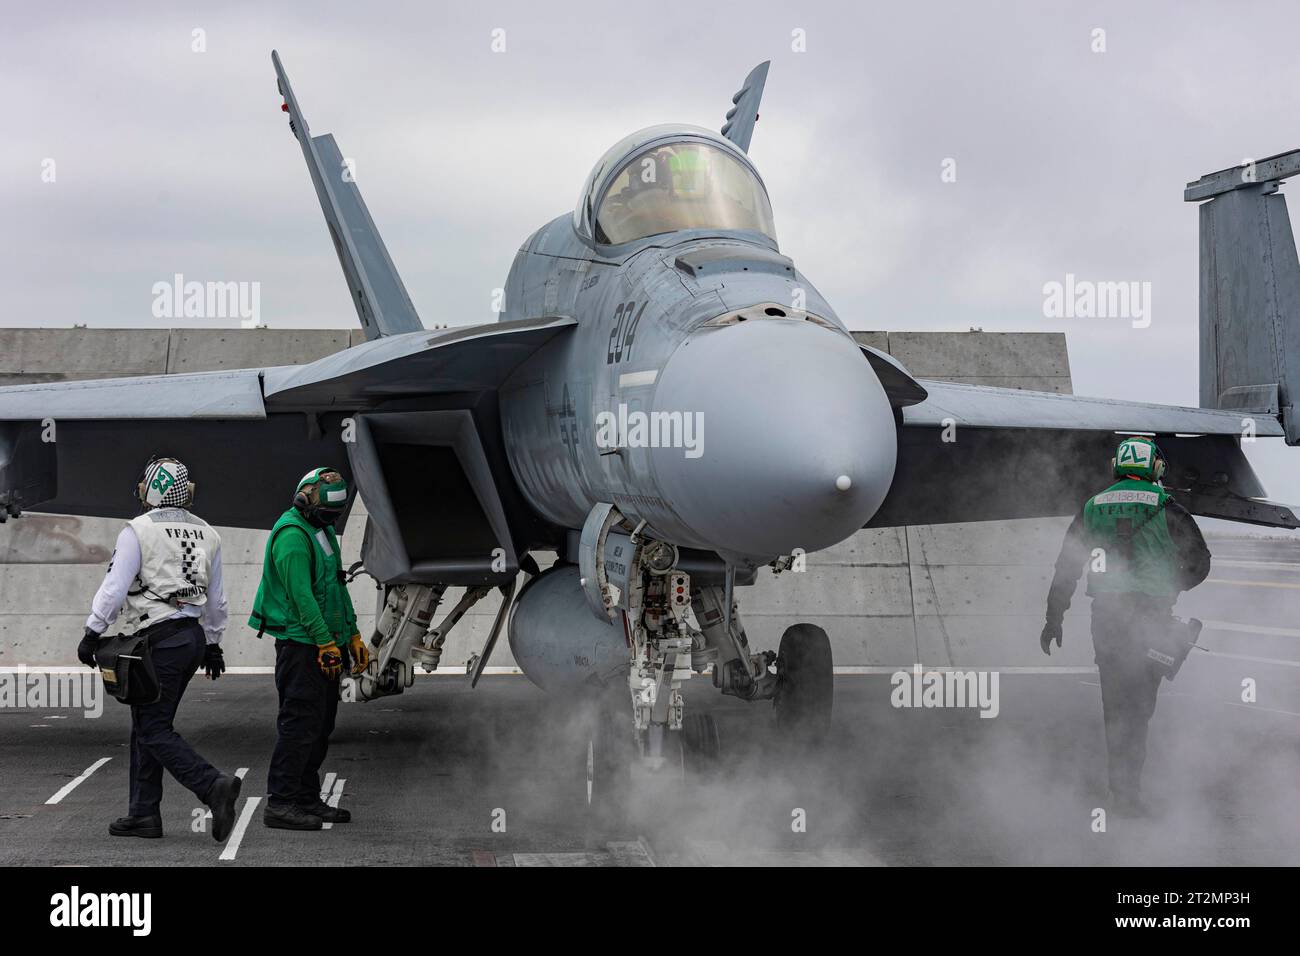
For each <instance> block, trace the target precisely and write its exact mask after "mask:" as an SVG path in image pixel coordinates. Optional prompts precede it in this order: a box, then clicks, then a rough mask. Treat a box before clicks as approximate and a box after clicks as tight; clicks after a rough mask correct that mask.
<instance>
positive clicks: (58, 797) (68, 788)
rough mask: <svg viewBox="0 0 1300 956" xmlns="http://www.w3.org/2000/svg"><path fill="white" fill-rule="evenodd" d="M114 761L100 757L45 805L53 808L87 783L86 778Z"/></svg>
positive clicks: (110, 758)
mask: <svg viewBox="0 0 1300 956" xmlns="http://www.w3.org/2000/svg"><path fill="white" fill-rule="evenodd" d="M112 759H113V758H112V757H100V758H99V759H98V760H96V761H95V762H94V763H92V764H91V765H90V766H89V767H87V768H86V769H85V770H83V771H82V772H81V776H79V777H77V778H76V779H75V780H70V781H68V782H67V783H65V784H64V785H63V786H62V787H61V788H60V789H59V792H58V793H56V794H55V795H54V796H52V797H50V799H48V800H46V801H45V805H46V806H47V807H49V806H53V805H54V804H56V803H59V802H60V801H61V800H62V799H63V798H64V797H66V796H67V795H68V794H70V793H71V792H72V791H73V790H76V789H77V787H79V786H80V785H81V784H82V783H84V782H85V781H86V778H88V777H89V776H90V775H91V774H92V773H94V772H95V771H96V770H98V769H99V768H100V767H102V766H104V764H106V763H108V762H109V761H110V760H112Z"/></svg>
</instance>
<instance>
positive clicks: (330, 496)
mask: <svg viewBox="0 0 1300 956" xmlns="http://www.w3.org/2000/svg"><path fill="white" fill-rule="evenodd" d="M347 504H348V483H347V479H345V478H344V477H343V476H342V475H341V474H339V472H338V470H337V469H335V468H330V467H324V468H313V469H312V470H311V471H309V472H307V474H305V475H303V476H302V480H301V481H299V482H298V487H297V489H295V491H294V495H293V506H294V507H295V508H297V509H298V510H299V511H301V512H302V513H303V515H304V516H305V517H306V518H307V519H308V520H309V521H311V523H312V524H315V525H317V526H318V527H323V526H324V525H327V524H333V523H334V522H336V521H338V519H339V517H340V516H341V515H342V514H343V511H344V509H345V508H347Z"/></svg>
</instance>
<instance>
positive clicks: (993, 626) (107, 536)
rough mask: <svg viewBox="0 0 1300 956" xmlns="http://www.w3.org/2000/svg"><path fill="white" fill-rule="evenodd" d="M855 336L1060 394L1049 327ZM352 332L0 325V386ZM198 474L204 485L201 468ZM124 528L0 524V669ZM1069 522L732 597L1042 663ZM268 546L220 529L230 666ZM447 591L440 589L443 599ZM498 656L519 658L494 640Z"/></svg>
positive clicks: (889, 638) (471, 641) (932, 659)
mask: <svg viewBox="0 0 1300 956" xmlns="http://www.w3.org/2000/svg"><path fill="white" fill-rule="evenodd" d="M858 337H859V338H860V339H861V340H862V341H863V342H864V343H866V344H868V345H872V346H874V347H876V348H879V349H882V350H886V351H889V352H890V353H892V354H893V355H896V356H897V357H898V358H899V359H900V360H901V361H902V362H903V364H904V365H906V366H907V367H908V369H909V370H910V371H911V372H912V373H913V374H914V375H916V376H918V377H921V378H936V379H947V380H950V381H957V382H969V383H974V384H982V385H999V386H1007V387H1019V388H1033V389H1040V390H1044V391H1056V392H1069V391H1070V372H1069V361H1068V358H1067V356H1066V349H1065V337H1064V336H1063V335H1061V334H1059V333H991V332H960V333H946V332H863V333H858ZM360 339H361V333H360V332H359V331H349V330H346V329H338V330H333V329H321V330H287V329H250V330H217V329H203V330H185V331H183V330H170V331H168V330H165V329H162V330H142V329H131V330H113V329H6V330H0V384H18V383H21V382H39V381H54V380H61V379H84V378H103V377H109V376H116V375H141V374H153V373H161V372H181V371H202V370H207V369H215V368H240V367H247V366H252V365H266V364H291V363H295V362H307V361H311V360H313V359H316V358H319V357H321V356H323V355H327V354H330V353H332V352H334V351H337V350H339V349H341V348H345V347H347V345H349V344H350V343H353V342H356V341H359V340H360ZM250 464H253V465H255V462H251V463H250ZM250 473H251V474H255V473H256V472H255V468H254V469H252V470H251V472H250ZM196 477H197V479H198V480H199V482H200V486H201V485H202V481H203V476H202V475H199V476H196ZM291 490H292V489H286V491H285V498H286V504H287V501H288V498H289V495H290V492H291ZM124 493H125V492H124ZM201 495H202V492H201V491H200V500H199V508H198V509H197V510H198V511H199V512H200V513H202V497H201ZM363 520H364V512H363V511H362V510H361V509H358V511H357V513H354V514H353V516H352V518H351V520H350V522H349V525H348V528H347V529H346V531H345V534H344V539H343V541H344V552H345V555H344V556H345V559H346V560H347V561H348V562H349V563H350V562H351V561H354V560H356V558H357V551H358V549H359V547H360V540H361V523H362V521H363ZM119 527H120V523H119V522H117V521H111V520H107V519H98V518H68V517H58V516H51V515H27V516H25V517H23V518H21V519H19V520H18V521H10V522H9V523H8V524H5V525H2V526H0V666H5V667H12V666H18V665H32V666H37V665H51V664H71V663H75V653H74V649H75V647H76V643H77V641H78V640H79V639H80V635H81V628H82V624H83V622H84V620H85V616H86V613H87V610H88V606H89V602H90V598H91V596H92V595H93V594H94V591H95V588H96V587H97V586H98V584H99V579H100V577H101V576H102V574H103V570H104V568H105V566H106V565H107V562H108V558H109V553H110V552H111V550H112V546H113V541H114V539H115V538H116V536H117V532H118V530H119ZM1064 527H1065V522H1064V521H1063V520H1059V519H1043V520H1029V521H1014V522H998V523H989V524H971V525H938V526H922V527H912V528H906V529H903V528H898V529H884V530H873V531H863V532H860V533H859V534H857V535H855V536H854V537H853V538H852V539H850V540H849V541H846V542H844V543H843V544H840V545H839V546H837V547H835V548H832V549H830V550H828V551H824V552H819V553H817V554H813V555H809V556H808V559H807V570H806V571H805V572H802V573H800V572H786V573H783V574H781V575H773V574H771V573H770V572H766V571H765V572H763V573H761V574H760V576H759V583H758V585H757V586H755V587H754V588H750V589H746V590H743V591H741V592H740V595H739V596H740V598H741V602H742V603H741V614H742V616H743V619H744V621H745V624H746V628H747V629H748V631H749V634H750V639H751V642H752V643H753V644H755V645H756V646H758V647H775V645H776V642H777V641H778V640H779V639H780V636H781V632H782V631H783V630H784V629H785V627H786V626H787V625H789V624H791V623H794V622H797V621H811V622H813V623H816V624H820V625H822V626H823V627H825V628H826V630H827V632H828V633H829V634H830V635H831V637H832V639H833V640H834V642H835V645H836V663H837V665H847V666H889V667H893V666H908V665H910V664H911V663H913V662H915V661H917V660H920V661H923V662H924V663H926V664H935V665H942V664H959V665H982V666H995V665H996V666H1016V665H1024V664H1033V665H1038V664H1040V663H1042V661H1043V660H1044V658H1042V656H1041V654H1039V653H1038V646H1037V640H1036V636H1037V633H1038V630H1039V629H1040V628H1041V626H1042V619H1043V601H1044V599H1045V597H1046V592H1047V582H1048V580H1049V579H1050V574H1051V565H1052V562H1053V561H1054V559H1055V557H1056V550H1057V548H1058V547H1059V545H1060V540H1061V535H1062V534H1063V532H1064ZM265 543H266V534H265V532H255V531H241V530H233V529H227V530H225V531H224V532H223V553H224V562H225V568H226V587H227V592H228V595H229V600H230V605H231V620H232V626H231V628H230V630H229V631H228V633H227V636H226V642H225V643H226V657H227V661H228V663H229V664H231V665H232V666H269V665H270V664H271V662H272V659H273V648H272V647H271V645H270V641H269V640H264V641H261V642H259V641H257V640H256V639H255V637H254V634H253V632H252V631H251V630H250V629H248V628H247V627H245V626H244V621H246V619H247V616H248V611H249V608H250V607H251V604H252V600H253V595H254V593H255V592H256V590H257V582H258V578H259V577H260V574H261V560H262V553H263V550H264V548H265ZM374 595H375V592H374V588H373V585H372V583H371V582H370V581H369V579H366V578H363V579H361V580H360V581H358V582H357V583H355V584H354V585H353V586H352V596H353V601H354V603H355V604H356V607H357V611H358V613H359V614H360V615H361V617H362V624H363V628H364V627H365V626H369V625H370V623H371V621H372V620H373V610H374V603H375V597H374ZM458 596H459V591H453V592H450V593H449V598H451V600H452V601H454V600H455V599H456V598H457V597H458ZM449 607H450V603H449V604H447V605H444V608H443V610H444V611H445V610H447V609H449ZM495 609H496V599H495V598H493V599H489V600H485V601H483V602H482V603H481V604H480V605H479V606H478V607H477V608H476V609H475V611H474V612H473V613H472V614H471V615H470V616H469V617H468V618H467V619H466V621H465V622H464V623H462V625H461V626H460V628H458V630H457V631H455V632H453V636H452V637H451V639H450V640H449V641H448V645H447V648H446V651H445V653H444V656H443V661H444V662H445V665H446V666H449V667H450V666H453V665H456V664H459V663H463V662H464V660H465V659H466V658H467V657H468V656H469V655H470V654H471V653H473V652H475V651H477V650H478V649H479V647H480V646H481V644H482V642H483V639H484V637H485V636H486V632H487V629H488V627H489V625H490V623H491V619H492V615H493V613H494V612H495ZM1066 627H1067V631H1069V630H1071V629H1072V628H1078V631H1079V635H1080V636H1082V635H1083V634H1085V633H1086V621H1084V620H1080V621H1072V620H1071V619H1070V618H1069V617H1067V624H1066ZM1089 646H1090V645H1089V642H1088V641H1086V640H1073V641H1071V640H1067V641H1066V644H1065V650H1066V655H1065V656H1064V657H1061V656H1060V655H1059V654H1058V655H1056V656H1054V657H1053V658H1052V663H1053V664H1087V663H1090V660H1089V658H1090V656H1091V654H1090V652H1089ZM1071 655H1073V656H1071ZM492 664H493V665H494V666H511V665H512V664H513V661H511V660H510V655H509V650H508V648H506V647H505V642H504V641H503V642H502V643H501V646H500V647H499V648H498V650H497V655H496V656H495V657H494V658H493V660H492Z"/></svg>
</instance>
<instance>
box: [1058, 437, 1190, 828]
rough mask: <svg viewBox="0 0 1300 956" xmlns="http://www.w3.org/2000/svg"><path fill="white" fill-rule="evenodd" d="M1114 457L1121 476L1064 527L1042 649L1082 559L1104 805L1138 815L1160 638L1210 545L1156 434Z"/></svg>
mask: <svg viewBox="0 0 1300 956" xmlns="http://www.w3.org/2000/svg"><path fill="white" fill-rule="evenodd" d="M1112 466H1113V470H1114V474H1115V477H1116V479H1118V480H1117V481H1116V482H1115V484H1113V485H1111V486H1110V487H1109V488H1107V489H1106V490H1105V491H1103V492H1101V493H1100V494H1096V495H1093V496H1092V497H1091V498H1089V499H1088V501H1087V502H1086V503H1085V504H1084V506H1083V510H1082V511H1081V512H1080V513H1079V514H1078V515H1076V516H1075V518H1074V521H1073V522H1071V524H1070V529H1069V530H1068V531H1067V532H1066V535H1065V542H1064V543H1063V544H1062V545H1061V554H1060V556H1059V557H1058V558H1057V559H1056V574H1055V576H1054V577H1053V579H1052V587H1051V590H1050V592H1049V593H1048V597H1047V623H1046V624H1045V626H1044V627H1043V633H1042V636H1041V637H1040V639H1039V643H1040V644H1041V646H1042V649H1043V653H1045V654H1050V653H1051V652H1052V649H1051V648H1052V642H1053V641H1055V642H1056V645H1057V646H1058V647H1059V646H1060V645H1061V623H1062V618H1063V616H1064V614H1065V612H1066V610H1067V609H1068V608H1069V606H1070V599H1071V597H1072V596H1073V594H1074V589H1075V586H1076V585H1077V584H1078V581H1079V576H1080V574H1082V572H1083V567H1084V565H1085V564H1089V566H1090V570H1089V573H1088V594H1089V596H1091V597H1092V645H1093V650H1094V653H1095V655H1096V662H1097V671H1098V675H1099V681H1100V683H1101V706H1102V714H1103V719H1104V723H1105V727H1106V757H1107V765H1108V769H1109V776H1110V792H1111V801H1112V803H1111V806H1112V809H1113V810H1114V812H1116V813H1118V814H1119V815H1121V816H1142V815H1145V814H1146V813H1147V812H1148V810H1147V807H1146V805H1145V804H1144V803H1143V801H1142V798H1141V778H1142V765H1143V763H1145V761H1146V741H1147V724H1148V722H1149V721H1150V720H1151V715H1152V714H1154V713H1155V709H1156V694H1157V692H1158V691H1159V688H1160V679H1161V677H1162V675H1163V676H1171V675H1169V674H1168V670H1167V668H1165V669H1162V666H1161V664H1162V663H1164V664H1167V663H1168V661H1169V659H1170V657H1169V656H1166V654H1165V653H1163V652H1162V651H1161V650H1160V649H1159V648H1161V647H1165V648H1167V647H1168V646H1169V642H1170V640H1171V637H1170V636H1171V635H1176V634H1177V630H1178V628H1179V627H1180V626H1184V627H1185V625H1182V622H1178V621H1176V620H1175V619H1174V618H1173V613H1172V612H1173V605H1174V601H1175V600H1177V598H1178V594H1179V592H1181V591H1187V590H1190V589H1191V588H1194V587H1196V585H1198V584H1200V583H1201V582H1202V581H1204V580H1205V577H1206V575H1207V574H1209V572H1210V552H1209V549H1208V548H1207V547H1206V546H1205V539H1204V538H1203V537H1202V536H1201V532H1200V529H1199V528H1197V526H1196V522H1195V521H1194V520H1193V519H1192V516H1191V515H1190V514H1188V512H1187V511H1186V510H1185V509H1184V508H1183V507H1182V506H1181V505H1179V504H1178V502H1176V501H1174V499H1173V497H1172V496H1171V495H1170V494H1169V492H1167V491H1166V490H1165V489H1164V487H1163V486H1162V485H1161V483H1160V479H1161V477H1162V476H1163V475H1164V471H1165V459H1164V455H1163V454H1162V453H1161V451H1160V448H1159V447H1158V446H1157V445H1156V443H1155V442H1154V441H1153V440H1151V439H1150V438H1136V437H1135V438H1127V439H1125V440H1124V441H1122V442H1121V443H1120V445H1119V448H1118V449H1117V451H1116V453H1115V458H1114V459H1113V460H1112ZM1172 640H1173V642H1174V644H1177V643H1178V638H1177V637H1176V636H1174V637H1173V638H1172ZM1188 646H1189V645H1188V643H1186V642H1184V643H1183V644H1182V647H1183V648H1184V650H1183V654H1184V655H1185V653H1186V648H1187V647H1188ZM1178 662H1179V663H1181V658H1178ZM1175 672H1176V670H1175Z"/></svg>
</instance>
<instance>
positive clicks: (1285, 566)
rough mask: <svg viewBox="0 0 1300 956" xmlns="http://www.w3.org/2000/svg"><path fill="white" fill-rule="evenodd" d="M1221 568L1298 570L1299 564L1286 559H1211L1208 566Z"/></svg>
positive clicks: (1299, 569)
mask: <svg viewBox="0 0 1300 956" xmlns="http://www.w3.org/2000/svg"><path fill="white" fill-rule="evenodd" d="M1216 565H1217V566H1218V567H1221V568H1259V569H1261V570H1264V571H1300V564H1292V563H1290V562H1287V561H1238V560H1232V559H1228V560H1224V559H1221V558H1220V559H1211V563H1210V566H1211V567H1214V566H1216Z"/></svg>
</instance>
